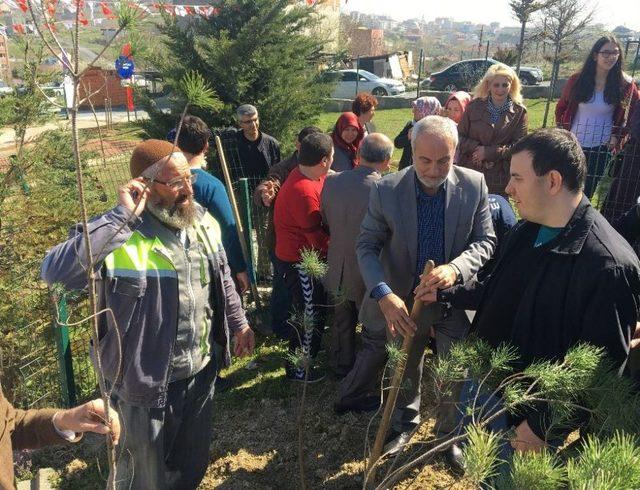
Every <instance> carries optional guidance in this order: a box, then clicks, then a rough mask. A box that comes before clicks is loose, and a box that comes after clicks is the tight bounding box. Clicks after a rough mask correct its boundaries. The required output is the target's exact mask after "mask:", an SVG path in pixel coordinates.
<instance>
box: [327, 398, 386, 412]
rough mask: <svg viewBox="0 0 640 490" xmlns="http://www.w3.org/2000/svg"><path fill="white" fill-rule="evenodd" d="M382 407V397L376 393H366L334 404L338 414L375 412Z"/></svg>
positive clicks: (334, 409)
mask: <svg viewBox="0 0 640 490" xmlns="http://www.w3.org/2000/svg"><path fill="white" fill-rule="evenodd" d="M378 408H380V397H379V396H375V395H365V396H361V397H358V398H353V399H351V400H341V401H339V402H335V403H334V404H333V411H334V412H335V414H336V415H343V414H345V413H347V412H353V413H362V412H373V411H374V410H378Z"/></svg>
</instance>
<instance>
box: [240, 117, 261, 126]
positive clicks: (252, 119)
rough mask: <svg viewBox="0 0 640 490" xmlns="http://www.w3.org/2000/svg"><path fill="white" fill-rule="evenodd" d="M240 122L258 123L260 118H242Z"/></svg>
mask: <svg viewBox="0 0 640 490" xmlns="http://www.w3.org/2000/svg"><path fill="white" fill-rule="evenodd" d="M239 122H240V124H254V123H255V124H258V118H257V117H253V118H251V119H248V120H246V121H243V120H242V119H240V121H239Z"/></svg>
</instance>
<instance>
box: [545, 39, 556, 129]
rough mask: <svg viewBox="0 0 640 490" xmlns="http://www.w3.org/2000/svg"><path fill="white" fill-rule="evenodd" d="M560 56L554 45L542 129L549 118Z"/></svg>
mask: <svg viewBox="0 0 640 490" xmlns="http://www.w3.org/2000/svg"><path fill="white" fill-rule="evenodd" d="M559 55H560V48H559V46H558V45H557V44H556V47H555V51H554V53H553V64H552V65H551V66H552V68H551V82H550V83H549V93H548V94H547V102H546V104H545V106H544V118H543V120H542V127H543V128H546V127H547V119H548V117H549V106H550V105H551V99H552V98H553V93H554V92H555V90H556V83H557V81H558V73H559V72H560V70H559V66H560V63H559V62H558V57H559Z"/></svg>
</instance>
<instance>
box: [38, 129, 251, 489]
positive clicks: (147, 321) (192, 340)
mask: <svg viewBox="0 0 640 490" xmlns="http://www.w3.org/2000/svg"><path fill="white" fill-rule="evenodd" d="M130 170H131V177H132V180H130V181H129V182H128V183H127V184H125V185H124V186H122V187H121V188H120V189H119V204H118V205H117V206H116V207H115V208H113V209H112V210H110V211H108V212H107V213H105V214H103V215H101V216H99V217H97V218H95V219H93V220H91V221H90V223H89V230H88V233H89V241H90V243H91V250H92V253H93V260H92V264H93V266H94V270H95V274H96V277H97V288H96V289H97V302H98V311H100V312H101V313H100V314H99V318H98V322H99V341H98V345H97V349H96V346H95V345H94V346H93V348H92V357H93V358H94V361H95V360H96V354H97V353H99V354H100V360H101V373H100V374H101V375H102V376H103V377H104V379H105V382H106V384H107V387H108V389H109V390H111V393H112V400H113V402H114V406H115V407H116V409H117V410H118V412H119V413H120V419H121V420H122V427H123V436H122V438H121V444H120V446H119V455H118V465H117V474H116V481H117V486H118V488H136V489H138V488H140V489H147V488H153V489H174V488H175V489H178V488H180V489H183V488H184V489H191V488H196V487H197V486H198V484H199V483H200V481H201V479H202V477H203V476H204V473H205V470H206V468H207V464H208V463H209V444H210V442H211V430H212V421H213V401H212V396H213V389H214V380H215V376H216V362H215V359H213V357H214V352H213V350H212V349H211V345H212V343H213V341H214V340H215V341H216V342H218V343H220V344H222V345H223V346H224V349H223V353H224V354H223V355H224V358H225V359H224V362H225V363H226V364H228V363H229V362H230V357H231V351H230V348H229V345H230V342H229V336H230V332H231V333H232V334H233V335H234V336H235V346H234V352H235V354H236V355H240V356H241V355H245V354H248V353H251V352H252V350H253V347H254V338H253V332H252V330H251V328H249V325H248V324H247V320H246V317H245V312H244V310H243V308H242V305H241V302H240V298H239V296H238V293H237V292H236V289H235V286H234V284H233V281H232V279H231V275H230V269H229V266H228V264H227V259H226V255H225V253H224V249H223V248H222V244H221V243H222V242H221V233H220V227H219V226H218V223H217V222H216V221H215V220H214V219H213V218H212V217H211V216H210V215H209V214H208V213H207V212H206V211H205V210H204V209H203V208H202V207H200V206H199V205H198V204H197V203H196V202H195V201H194V199H193V189H192V186H191V184H192V182H193V178H194V176H193V175H192V174H191V173H190V170H189V165H188V163H187V160H186V159H185V157H184V155H182V153H180V152H179V151H174V147H173V145H172V144H171V143H168V142H166V141H160V140H147V141H145V142H143V143H140V144H139V145H138V146H137V147H136V148H135V149H134V151H133V154H132V156H131V162H130ZM84 233H85V231H84V230H83V228H82V226H81V225H76V226H75V227H74V228H73V229H72V231H71V236H70V238H69V239H68V240H67V241H66V242H64V243H61V244H59V245H57V246H55V247H54V248H53V249H51V250H50V251H49V252H48V254H47V256H46V257H45V259H44V262H43V265H42V277H43V279H44V280H45V281H46V282H47V283H49V284H51V285H53V284H56V283H60V284H62V285H64V286H65V288H67V289H69V290H72V289H84V288H86V287H87V273H86V269H87V252H86V248H85V242H84ZM107 311H110V312H112V314H111V313H109V314H107V313H106V312H107ZM96 365H97V363H96Z"/></svg>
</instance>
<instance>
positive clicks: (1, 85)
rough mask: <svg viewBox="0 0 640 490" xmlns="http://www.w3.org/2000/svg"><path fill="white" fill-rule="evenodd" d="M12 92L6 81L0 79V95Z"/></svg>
mask: <svg viewBox="0 0 640 490" xmlns="http://www.w3.org/2000/svg"><path fill="white" fill-rule="evenodd" d="M12 93H13V89H12V88H11V87H9V85H7V82H5V81H4V80H0V97H4V96H5V95H9V94H12Z"/></svg>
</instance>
